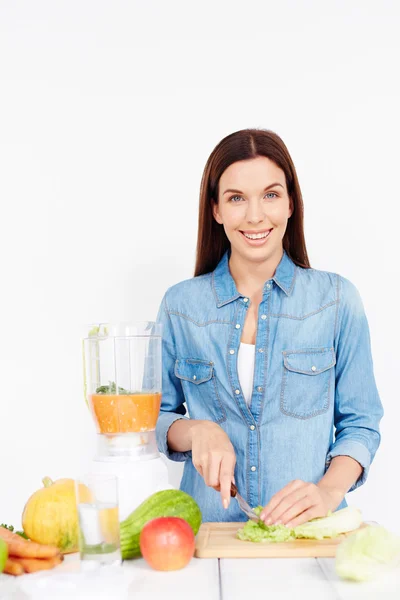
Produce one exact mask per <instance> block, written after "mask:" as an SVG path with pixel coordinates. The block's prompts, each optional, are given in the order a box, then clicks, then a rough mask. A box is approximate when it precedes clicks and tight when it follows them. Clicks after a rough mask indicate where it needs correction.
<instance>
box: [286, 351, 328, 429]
mask: <svg viewBox="0 0 400 600" xmlns="http://www.w3.org/2000/svg"><path fill="white" fill-rule="evenodd" d="M282 354H283V373H282V386H281V401H280V407H281V411H282V412H283V413H284V414H285V415H289V416H291V417H297V418H298V419H309V418H311V417H315V416H316V415H320V414H322V413H324V412H326V411H327V410H328V408H329V405H330V402H331V397H332V394H333V393H334V373H335V369H334V368H333V367H334V365H335V364H336V355H335V351H334V348H315V349H313V348H307V349H305V350H285V351H283V353H282Z"/></svg>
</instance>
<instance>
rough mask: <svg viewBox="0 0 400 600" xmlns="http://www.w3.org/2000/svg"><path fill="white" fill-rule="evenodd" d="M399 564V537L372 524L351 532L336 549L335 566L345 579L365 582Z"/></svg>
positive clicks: (338, 573)
mask: <svg viewBox="0 0 400 600" xmlns="http://www.w3.org/2000/svg"><path fill="white" fill-rule="evenodd" d="M399 564H400V538H399V537H398V536H396V535H394V534H392V533H391V532H390V531H388V530H387V529H385V528H384V527H381V526H374V525H370V526H368V527H364V528H363V529H360V530H359V531H357V532H355V533H352V534H351V535H349V536H348V537H347V538H346V539H345V540H343V542H341V543H340V544H339V546H338V548H337V551H336V561H335V569H336V573H337V575H339V577H341V578H342V579H351V580H353V581H366V580H368V579H373V578H374V577H377V576H378V575H380V574H382V573H385V572H386V571H389V570H390V569H392V568H393V567H396V566H398V565H399Z"/></svg>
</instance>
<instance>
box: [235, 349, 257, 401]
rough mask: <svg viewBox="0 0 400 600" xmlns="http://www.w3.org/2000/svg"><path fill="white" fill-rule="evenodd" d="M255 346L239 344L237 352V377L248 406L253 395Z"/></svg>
mask: <svg viewBox="0 0 400 600" xmlns="http://www.w3.org/2000/svg"><path fill="white" fill-rule="evenodd" d="M255 348H256V347H255V345H254V344H243V343H242V342H240V348H239V352H238V376H239V382H240V387H241V388H242V390H243V395H244V399H245V400H246V403H247V404H250V401H251V396H252V393H253V377H254V357H255Z"/></svg>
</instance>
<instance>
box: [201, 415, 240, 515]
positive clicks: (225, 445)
mask: <svg viewBox="0 0 400 600" xmlns="http://www.w3.org/2000/svg"><path fill="white" fill-rule="evenodd" d="M190 437H191V446H192V461H193V465H194V467H195V469H196V470H197V471H198V472H199V473H200V475H201V476H202V477H203V478H204V481H205V483H206V485H208V486H210V487H213V488H214V489H216V490H217V491H220V492H221V499H222V504H223V506H224V508H228V506H229V502H230V498H231V493H230V490H231V482H232V481H234V470H235V464H236V455H235V450H234V448H233V446H232V443H231V441H230V439H229V437H228V436H227V434H226V433H225V431H224V430H223V429H222V428H221V427H220V426H219V425H217V424H216V423H213V422H212V421H195V422H194V424H193V426H192V427H191V429H190Z"/></svg>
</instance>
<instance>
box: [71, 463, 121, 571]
mask: <svg viewBox="0 0 400 600" xmlns="http://www.w3.org/2000/svg"><path fill="white" fill-rule="evenodd" d="M75 481H76V483H75V490H76V500H77V508H78V518H79V552H80V557H81V560H82V561H96V562H97V563H100V564H104V565H110V564H112V565H116V564H120V563H121V550H120V539H119V511H118V480H117V477H116V476H115V475H109V474H102V473H101V474H100V473H99V474H96V473H92V474H87V475H83V476H81V477H78V478H76V480H75Z"/></svg>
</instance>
